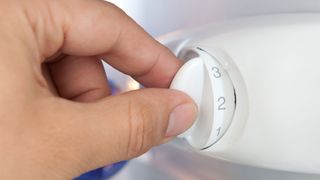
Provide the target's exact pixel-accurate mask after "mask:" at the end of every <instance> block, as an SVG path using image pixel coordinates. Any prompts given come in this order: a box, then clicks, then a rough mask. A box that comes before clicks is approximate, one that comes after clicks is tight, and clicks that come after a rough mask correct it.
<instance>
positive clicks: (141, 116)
mask: <svg viewBox="0 0 320 180" xmlns="http://www.w3.org/2000/svg"><path fill="white" fill-rule="evenodd" d="M152 118H153V117H152V113H151V111H150V110H148V106H147V104H145V105H139V106H137V105H136V103H134V102H133V101H130V102H129V104H128V125H129V133H128V136H129V137H128V143H127V155H128V157H136V156H139V155H141V154H143V153H145V152H146V151H147V150H149V149H150V148H151V147H152V145H153V144H154V140H155V139H156V137H155V132H156V128H155V127H154V126H153V123H152V122H151V121H150V119H152Z"/></svg>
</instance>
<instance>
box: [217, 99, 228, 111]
mask: <svg viewBox="0 0 320 180" xmlns="http://www.w3.org/2000/svg"><path fill="white" fill-rule="evenodd" d="M218 103H220V104H219V106H218V110H219V111H224V110H226V107H225V103H226V98H225V97H220V98H219V99H218Z"/></svg>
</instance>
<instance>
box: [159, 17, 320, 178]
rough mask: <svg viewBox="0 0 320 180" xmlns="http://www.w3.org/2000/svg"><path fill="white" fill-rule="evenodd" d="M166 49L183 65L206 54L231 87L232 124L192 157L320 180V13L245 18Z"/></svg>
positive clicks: (189, 35) (190, 34)
mask: <svg viewBox="0 0 320 180" xmlns="http://www.w3.org/2000/svg"><path fill="white" fill-rule="evenodd" d="M161 42H162V43H163V44H165V45H166V46H168V47H169V48H170V49H171V50H172V51H173V52H174V53H175V54H176V55H177V56H178V57H180V58H181V59H182V60H185V61H188V60H189V59H194V57H191V58H190V56H188V55H186V54H188V53H186V52H190V51H196V49H198V50H199V49H200V50H204V51H205V52H206V53H208V54H209V55H211V56H212V57H213V58H214V59H215V60H216V61H217V62H218V63H219V64H220V65H221V67H222V68H223V70H224V71H225V72H226V73H227V75H228V77H229V78H230V80H231V82H232V84H233V88H234V91H235V97H236V103H235V110H234V114H233V116H232V120H231V122H230V124H229V125H228V126H227V128H226V130H225V132H224V134H223V136H221V137H219V139H218V140H217V141H215V142H214V143H213V144H211V145H210V146H208V147H206V148H202V149H201V148H192V149H193V150H194V151H196V152H198V153H201V154H204V155H206V156H210V157H214V158H218V159H223V160H227V161H229V162H234V163H241V164H246V165H250V166H256V167H263V168H271V169H277V170H284V171H293V172H302V173H315V174H320V155H319V152H320V106H319V102H320V14H282V15H269V16H257V17H249V18H243V19H238V20H232V21H228V22H222V23H216V24H214V25H209V26H203V27H200V28H196V29H193V30H186V31H181V32H178V33H177V32H176V33H173V34H171V35H167V36H164V37H163V38H161ZM190 78H192V76H190ZM190 82H191V81H190ZM218 85H219V84H218ZM218 85H217V86H218ZM213 87H214V85H213ZM192 88H197V87H195V86H192ZM187 89H188V88H187ZM182 90H183V89H182ZM186 91H187V93H188V90H186ZM200 92H203V91H200ZM214 93H215V92H214V91H213V94H214ZM213 96H214V95H213ZM207 100H208V99H207ZM212 101H213V105H212V106H213V107H218V106H219V105H218V104H216V102H215V101H214V100H213V99H212ZM210 120H211V124H215V122H217V121H219V119H217V118H216V117H213V118H211V119H210ZM198 121H201V119H199V120H198ZM196 128H197V127H196ZM198 128H199V127H198ZM211 130H212V131H214V129H212V128H211ZM187 139H188V138H187ZM200 140H201V139H200ZM189 142H190V141H189ZM191 144H192V143H191ZM176 145H178V146H181V147H182V148H189V147H190V146H189V145H186V144H185V143H183V142H181V141H177V142H176ZM194 147H196V146H194Z"/></svg>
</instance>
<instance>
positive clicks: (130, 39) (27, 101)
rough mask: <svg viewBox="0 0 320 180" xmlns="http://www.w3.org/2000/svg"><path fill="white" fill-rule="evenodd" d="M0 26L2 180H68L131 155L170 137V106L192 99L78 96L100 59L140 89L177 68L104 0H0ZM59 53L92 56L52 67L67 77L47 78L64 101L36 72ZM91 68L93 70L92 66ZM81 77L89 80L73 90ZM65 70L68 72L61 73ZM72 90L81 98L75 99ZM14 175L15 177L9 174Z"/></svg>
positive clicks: (152, 94)
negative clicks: (168, 130)
mask: <svg viewBox="0 0 320 180" xmlns="http://www.w3.org/2000/svg"><path fill="white" fill-rule="evenodd" d="M0 21H1V24H0V63H1V66H0V80H1V84H0V89H1V93H0V102H1V103H0V132H1V136H0V147H1V148H0V156H1V157H3V159H2V161H1V163H0V179H21V177H22V179H71V178H73V177H75V176H77V175H80V174H81V173H83V172H85V171H89V170H91V169H94V168H97V167H101V166H103V165H105V164H110V163H113V162H116V161H120V160H124V159H129V158H133V157H136V156H138V155H140V154H142V153H144V152H146V151H147V150H148V149H150V148H151V147H153V146H154V145H157V144H159V143H161V142H163V141H164V140H166V139H167V138H168V137H166V136H165V133H166V130H167V127H168V121H169V118H170V114H171V112H172V111H173V109H175V108H176V107H177V106H179V105H181V104H184V103H193V102H192V100H191V99H190V98H189V97H187V96H186V95H185V94H183V93H181V92H177V91H173V90H167V89H144V90H139V91H134V92H128V93H125V94H122V95H119V96H114V97H112V96H111V97H110V96H109V97H105V98H103V97H104V96H105V95H106V92H105V94H104V95H101V94H100V93H98V94H99V95H96V94H95V95H92V94H91V93H85V94H82V92H86V90H88V89H89V90H90V89H92V87H97V85H99V86H100V85H101V82H102V79H100V78H101V77H102V76H100V75H101V72H102V71H101V69H100V70H98V69H99V68H98V67H101V66H97V64H96V63H93V62H94V60H97V59H99V58H100V57H102V58H103V59H104V60H105V61H106V62H109V63H110V64H111V65H113V66H114V67H116V68H118V69H119V70H120V71H122V72H124V73H127V74H129V75H131V76H133V77H135V78H136V79H137V80H139V81H140V82H141V83H143V84H144V85H145V86H146V87H161V88H163V87H168V85H169V83H170V81H171V79H172V78H173V76H174V74H175V72H176V71H177V69H178V68H179V67H180V65H181V63H180V61H179V60H178V59H177V58H176V57H174V55H173V54H172V53H171V52H170V51H169V50H168V49H167V48H165V47H163V46H161V45H160V44H159V43H158V42H157V41H155V40H154V39H152V38H151V37H150V36H149V35H148V34H147V33H145V32H144V31H143V29H142V28H140V27H139V26H137V24H136V23H135V22H134V21H132V20H131V19H130V18H129V17H128V16H127V15H126V14H125V13H123V12H122V11H121V10H120V9H119V8H117V7H115V6H114V5H112V4H110V3H107V2H103V1H98V0H90V1H89V0H55V1H50V0H10V1H9V0H3V1H0ZM57 53H62V54H66V55H68V56H70V57H80V59H82V58H84V59H86V58H87V57H94V58H93V61H92V59H91V60H90V58H89V59H87V61H83V62H82V63H80V61H81V60H80V61H76V60H74V61H71V60H70V59H69V61H66V64H62V65H61V67H59V68H57V69H56V70H54V71H56V73H54V74H60V73H61V72H59V71H63V73H61V74H62V75H63V77H61V78H55V77H54V76H52V75H51V77H50V78H51V79H53V80H55V81H56V84H55V86H56V87H55V88H56V89H55V90H57V91H56V92H58V93H60V94H61V96H60V97H58V96H57V95H56V94H55V93H54V92H55V91H51V90H50V89H52V88H54V85H52V84H50V83H48V81H47V78H46V76H50V74H47V75H44V74H43V72H42V68H41V67H42V66H43V63H48V62H49V61H48V60H47V59H49V60H50V63H54V62H53V61H54V60H52V59H51V58H52V57H55V54H57ZM50 57H51V58H50ZM78 60H79V59H78ZM68 63H70V64H72V65H70V64H68ZM87 63H88V64H87ZM57 64H59V63H57ZM84 64H85V68H83V67H84ZM78 65H79V67H78V68H75V66H78ZM57 66H58V65H57ZM68 66H72V67H70V68H66V67H68ZM80 66H81V67H80ZM91 66H94V68H93V69H94V70H93V71H91V70H88V67H91ZM63 68H66V69H63ZM74 68H75V69H74ZM96 68H97V69H96ZM89 69H90V68H89ZM68 70H70V72H68ZM83 71H88V72H89V73H86V74H87V76H86V77H90V78H88V79H86V80H85V81H80V80H79V81H78V80H77V82H78V84H77V83H73V85H70V84H69V83H71V81H73V80H74V79H77V77H81V75H79V74H81V72H83ZM97 72H98V73H97ZM66 73H70V74H68V75H67V76H65V77H64V75H66ZM98 74H100V75H98ZM91 76H93V77H91ZM66 84H67V85H66ZM77 90H81V91H78V92H76V91H77ZM75 92H76V93H75ZM62 94H63V95H62ZM74 94H82V95H81V98H80V99H79V97H80V96H78V97H77V98H73V97H74V96H73V95H74ZM102 94H103V93H102ZM58 95H59V94H58ZM89 96H90V97H89ZM66 98H69V99H66ZM101 98H102V99H101ZM96 99H99V101H95V102H91V100H96ZM72 100H76V101H81V102H88V101H90V103H79V102H75V101H72ZM186 115H189V118H190V119H185V120H184V121H183V120H181V119H180V121H179V122H182V123H181V124H180V123H179V125H181V127H183V128H184V129H187V128H188V127H189V126H190V125H191V124H192V118H193V117H194V116H195V112H193V111H192V112H186ZM186 117H187V116H186ZM170 122H171V121H170ZM181 127H180V129H181ZM173 132H174V131H173ZM16 169H18V172H19V173H13V172H16Z"/></svg>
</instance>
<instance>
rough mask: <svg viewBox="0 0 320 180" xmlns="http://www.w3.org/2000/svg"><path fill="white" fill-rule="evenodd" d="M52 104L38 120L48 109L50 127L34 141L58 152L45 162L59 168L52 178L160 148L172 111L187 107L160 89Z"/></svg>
mask: <svg viewBox="0 0 320 180" xmlns="http://www.w3.org/2000/svg"><path fill="white" fill-rule="evenodd" d="M57 100H58V99H52V100H51V101H48V100H45V101H43V102H42V103H43V104H42V105H41V107H46V108H42V112H44V114H43V116H45V117H46V114H48V113H50V112H48V110H49V111H52V109H54V110H55V112H57V113H55V114H53V115H52V116H51V117H50V119H52V120H51V121H50V122H54V123H53V124H51V125H50V123H47V124H45V125H46V127H47V128H45V131H41V132H40V133H41V135H38V136H37V137H42V138H43V137H46V139H49V142H54V143H53V144H54V148H50V149H54V150H55V151H58V152H53V154H56V153H59V152H64V153H63V154H61V153H60V154H59V156H61V157H60V158H59V159H49V160H48V161H50V162H53V163H54V164H60V166H59V167H58V169H57V170H56V171H58V172H61V169H60V168H63V169H68V168H69V169H68V170H69V171H70V175H73V176H76V175H78V174H77V173H80V172H85V171H88V170H90V169H94V168H98V167H101V166H104V165H106V164H110V163H114V162H118V161H122V160H127V159H131V158H134V157H136V156H139V155H141V154H143V153H144V152H146V151H148V150H149V149H150V148H151V147H153V146H155V145H159V144H161V143H163V142H164V141H166V140H167V139H168V137H166V136H165V133H166V130H167V126H168V120H169V118H168V117H169V115H170V113H171V111H172V109H174V108H175V107H177V106H179V105H181V104H186V103H193V102H192V100H190V99H189V98H188V97H187V96H186V95H185V94H182V93H180V92H178V91H174V90H164V89H143V90H138V91H132V92H128V93H125V94H121V95H118V96H113V97H109V98H107V99H104V100H101V101H99V102H97V103H90V104H78V103H72V102H70V101H60V100H58V101H59V102H57ZM52 101H53V102H55V103H52ZM41 114H42V113H41ZM191 116H195V114H193V115H191ZM192 118H193V117H190V119H189V120H188V119H186V120H185V122H184V125H183V126H185V128H187V127H190V126H191V124H192V123H193V119H192ZM66 119H68V121H67V122H65V120H66ZM52 126H54V127H56V128H52ZM48 146H49V147H50V146H52V145H51V144H49V145H48ZM51 153H52V152H51ZM49 157H51V156H49ZM79 162H82V163H81V166H79ZM70 167H79V169H80V170H79V169H77V170H79V172H78V171H75V169H73V168H70Z"/></svg>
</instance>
